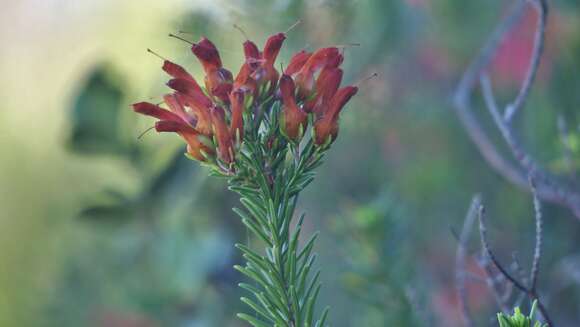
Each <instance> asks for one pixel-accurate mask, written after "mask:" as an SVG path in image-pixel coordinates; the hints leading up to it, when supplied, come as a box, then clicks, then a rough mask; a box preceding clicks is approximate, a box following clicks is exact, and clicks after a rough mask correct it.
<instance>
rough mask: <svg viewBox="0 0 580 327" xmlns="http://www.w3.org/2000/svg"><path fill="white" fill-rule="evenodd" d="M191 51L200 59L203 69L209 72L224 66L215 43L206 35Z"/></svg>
mask: <svg viewBox="0 0 580 327" xmlns="http://www.w3.org/2000/svg"><path fill="white" fill-rule="evenodd" d="M191 52H193V54H194V55H195V56H196V57H197V59H199V61H200V62H201V65H202V66H203V70H204V71H205V72H206V73H207V72H209V71H212V70H216V69H218V68H222V60H221V58H220V54H219V52H218V50H217V48H216V47H215V45H214V44H213V43H212V42H211V41H210V40H208V39H207V38H205V37H202V38H201V40H199V42H197V43H195V44H193V46H192V47H191Z"/></svg>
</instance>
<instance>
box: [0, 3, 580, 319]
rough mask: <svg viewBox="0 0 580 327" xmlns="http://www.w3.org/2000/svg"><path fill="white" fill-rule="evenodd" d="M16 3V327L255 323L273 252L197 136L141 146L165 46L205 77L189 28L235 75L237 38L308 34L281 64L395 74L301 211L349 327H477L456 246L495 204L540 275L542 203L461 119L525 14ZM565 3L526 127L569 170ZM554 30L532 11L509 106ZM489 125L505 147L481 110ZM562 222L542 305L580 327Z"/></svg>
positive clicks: (562, 219) (559, 214)
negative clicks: (467, 314)
mask: <svg viewBox="0 0 580 327" xmlns="http://www.w3.org/2000/svg"><path fill="white" fill-rule="evenodd" d="M0 3H1V8H2V9H1V10H0V41H1V50H0V99H1V100H0V108H1V110H0V158H1V159H0V326H2V327H4V326H6V327H12V326H102V327H105V326H106V327H118V326H127V327H131V326H192V327H193V326H195V327H198V326H199V327H202V326H243V324H242V323H241V322H240V321H238V320H236V319H234V318H233V316H234V314H235V313H236V312H238V311H239V310H241V309H242V308H241V305H240V304H239V303H238V302H239V301H238V298H239V296H240V295H241V291H240V290H239V289H238V288H237V287H236V284H237V282H238V281H239V280H240V279H242V277H241V276H239V275H238V274H236V273H234V272H233V269H232V268H231V267H232V265H233V264H236V263H239V262H240V261H241V258H240V256H239V254H238V253H237V252H236V251H234V250H233V244H234V243H235V242H243V243H246V244H250V245H252V244H255V243H256V241H255V240H252V239H249V238H248V234H247V232H246V231H245V230H244V228H243V226H242V225H241V223H240V222H239V221H238V219H237V218H236V217H235V215H234V214H233V213H232V212H231V210H230V208H231V207H232V206H234V205H235V204H236V202H237V198H236V196H235V195H233V194H231V193H229V192H227V191H226V190H225V187H224V186H225V185H224V183H223V182H222V181H218V180H215V179H210V178H208V177H207V176H206V175H207V171H206V170H204V169H202V168H200V167H198V165H196V164H194V163H193V162H191V161H189V160H187V159H186V158H185V157H184V156H183V155H182V153H183V146H182V143H181V142H180V140H179V139H178V138H177V137H174V136H173V135H162V136H157V135H153V134H154V133H150V134H146V135H145V136H144V137H143V138H142V139H140V140H138V139H137V136H138V135H139V134H140V133H141V132H142V131H144V130H145V129H146V128H147V127H149V126H150V125H151V121H150V120H148V119H147V118H143V117H137V116H136V115H135V114H133V113H132V111H131V110H130V108H129V105H130V104H131V103H134V102H137V101H141V100H144V99H152V100H151V101H156V100H157V99H159V96H160V95H161V94H163V92H164V91H165V87H164V81H165V79H166V77H165V76H164V74H163V72H162V71H161V69H160V65H161V62H160V60H159V59H158V58H156V57H154V56H152V55H150V54H148V53H147V52H146V51H145V49H146V48H148V47H149V48H152V49H154V50H156V51H157V52H159V53H160V54H162V55H164V56H166V57H168V58H171V59H172V60H174V61H176V62H177V63H180V64H183V65H184V66H186V67H187V68H189V69H191V70H192V71H193V72H195V73H196V75H197V76H200V73H201V72H200V67H199V65H197V63H196V61H195V60H194V57H193V55H192V54H191V53H190V52H189V49H188V46H187V45H186V44H185V43H181V42H179V41H177V40H175V39H171V38H168V37H167V34H168V33H170V32H176V31H178V30H183V31H188V32H190V33H191V34H192V35H185V36H186V37H189V38H190V39H192V40H194V39H198V38H199V37H200V36H202V35H205V36H207V37H209V38H210V39H212V40H213V41H214V43H216V45H217V46H218V48H219V49H220V50H221V54H222V57H223V59H224V61H225V63H226V66H227V67H232V68H233V67H238V66H239V64H240V63H241V61H242V59H241V58H242V51H241V50H242V48H241V42H242V41H243V40H244V38H243V36H242V35H241V33H240V32H239V31H237V30H235V29H234V28H233V27H232V25H233V24H234V23H235V24H238V25H240V26H242V27H243V28H244V29H245V31H246V33H247V34H248V35H250V36H251V38H253V39H254V40H256V41H257V42H258V44H263V41H264V40H265V38H266V37H267V36H268V35H270V34H272V33H274V32H277V31H283V30H286V28H287V27H288V26H290V25H292V24H293V23H294V22H295V21H297V20H298V19H301V20H302V21H303V22H302V24H301V25H299V26H298V27H297V28H296V29H295V30H293V31H292V32H290V33H289V36H288V40H287V42H286V46H285V47H284V49H283V50H282V53H281V58H282V61H286V62H287V60H288V58H289V56H290V55H291V53H292V52H293V51H296V50H299V49H301V48H310V49H313V48H316V47H319V46H327V45H334V44H348V43H353V42H354V43H360V44H361V45H360V46H359V47H349V48H347V49H346V61H345V71H346V76H345V79H346V81H348V82H356V81H358V80H361V79H363V78H364V77H366V76H369V75H370V74H372V73H373V72H377V73H378V74H379V76H378V78H375V79H373V80H370V81H367V82H364V83H363V84H362V85H361V91H360V92H359V95H358V96H357V97H356V99H355V100H354V101H353V102H352V103H351V104H350V105H349V106H348V108H347V109H346V110H345V112H344V114H343V115H342V126H343V127H342V129H341V132H340V135H339V138H338V141H337V142H336V143H335V145H334V146H333V149H332V151H331V152H330V153H329V155H328V157H327V159H326V163H325V165H324V166H322V167H321V168H320V169H319V175H318V178H317V180H316V181H315V182H314V183H313V184H312V185H311V186H310V187H309V189H308V190H307V191H306V192H305V194H304V196H303V197H301V203H300V210H301V211H305V212H307V217H308V223H307V225H308V231H309V233H311V232H314V231H315V230H320V231H321V235H320V238H319V242H318V244H317V252H318V253H319V258H320V261H319V267H320V268H322V269H323V274H322V277H323V280H324V285H325V286H324V287H323V290H322V293H321V294H322V298H321V303H327V304H329V305H330V306H331V307H332V310H331V319H330V322H331V324H332V325H333V326H371V327H372V326H460V320H459V311H458V308H457V300H456V296H455V290H454V282H453V280H454V255H455V251H456V248H457V243H456V241H455V239H454V237H453V235H452V233H451V229H452V228H456V229H458V228H460V226H461V224H462V221H463V219H464V216H465V213H466V211H467V208H468V206H469V202H470V199H471V197H472V196H473V194H475V193H477V192H480V193H482V195H483V198H484V201H485V203H486V205H487V207H488V212H489V220H490V225H491V227H490V229H491V230H490V233H491V237H492V241H493V242H494V244H495V246H496V248H497V251H498V252H499V253H500V257H501V259H502V260H504V261H508V260H510V258H511V253H512V252H513V251H517V252H518V253H519V256H520V258H521V261H522V264H523V265H524V266H526V267H527V266H528V265H529V262H530V257H531V251H532V245H533V236H534V227H533V220H532V218H533V210H532V201H531V198H530V196H529V195H528V194H525V193H523V192H521V191H520V190H518V189H516V188H515V187H514V186H512V185H510V184H509V183H507V182H506V181H504V180H503V179H502V178H500V177H499V176H498V175H497V174H496V173H495V172H494V171H492V170H491V169H490V168H489V167H488V166H487V165H486V164H485V162H484V161H483V160H482V158H481V156H480V155H479V153H478V152H477V150H476V148H475V147H474V146H473V144H472V143H471V142H470V140H469V139H468V138H467V136H466V133H465V131H464V130H463V129H462V127H461V125H460V123H459V122H458V120H457V118H456V116H455V114H454V112H453V110H452V107H451V104H450V102H451V101H450V96H451V93H452V90H453V87H454V85H455V83H456V82H457V81H458V79H459V78H460V76H461V73H462V70H463V69H464V68H465V67H466V65H467V64H468V62H469V60H470V58H472V57H473V55H474V54H475V53H476V51H477V50H478V49H479V48H480V47H481V45H482V44H483V41H484V40H485V39H486V37H487V35H488V34H489V32H490V31H491V30H492V29H493V28H494V26H495V24H496V23H497V22H498V20H499V18H500V17H502V16H503V15H504V14H505V11H506V7H507V6H508V5H509V3H511V1H500V0H486V1H483V0H481V1H464V0H437V1H433V0H397V1H395V0H388V1H385V0H355V1H346V0H344V1H341V0H326V1H324V0H314V1H306V0H302V1H300V0H275V1H267V0H245V1H233V0H232V1H226V0H205V1H204V0H166V1H153V0H141V1H115V0H98V1H97V0H83V1H73V0H21V1H8V0H3V1H1V2H0ZM551 3H552V11H551V16H550V23H549V28H548V40H547V44H546V47H547V51H546V56H545V57H544V60H543V61H542V66H541V70H540V73H539V77H538V80H537V83H536V85H535V86H534V89H533V94H532V96H531V99H530V101H529V102H528V105H527V107H526V108H525V110H524V111H523V112H522V115H521V117H519V119H521V121H519V123H518V130H519V131H520V133H521V135H522V137H523V138H524V139H525V140H526V145H527V146H528V147H529V148H530V149H531V152H532V153H534V155H536V156H537V157H538V158H540V159H541V161H542V162H543V163H544V164H545V166H547V167H549V168H550V169H552V170H553V171H554V172H557V173H571V172H573V171H574V170H575V169H576V168H579V167H578V166H579V163H580V142H579V141H580V138H579V134H578V121H577V118H578V117H577V116H578V108H579V106H580V74H578V72H580V4H579V3H578V2H577V1H575V0H554V1H551ZM534 22H535V15H534V14H533V12H531V11H530V13H528V14H527V16H526V17H525V18H524V19H523V20H522V22H521V24H520V26H519V27H518V28H516V32H515V33H513V34H512V35H510V36H509V37H508V42H505V43H504V46H503V47H502V49H501V51H500V52H499V54H498V56H497V57H496V60H495V62H494V65H493V78H494V81H495V82H496V87H497V89H498V91H497V92H498V93H499V95H500V98H501V99H502V100H505V99H509V96H510V95H513V94H514V93H513V92H514V91H515V90H516V87H517V83H518V81H519V80H520V79H521V77H522V76H523V73H524V71H525V68H526V60H527V58H528V53H529V50H530V48H531V45H532V43H531V41H532V34H533V27H534ZM233 70H235V69H233ZM477 101H478V102H480V99H479V98H477ZM477 114H478V117H479V119H481V120H482V121H483V122H484V125H485V126H487V127H489V128H490V130H491V131H492V133H493V134H495V135H497V133H496V131H494V130H493V129H494V126H493V125H492V124H491V120H490V119H489V116H488V115H487V112H485V111H484V109H483V107H481V108H480V109H479V110H478V112H477ZM559 116H560V117H563V119H564V121H565V122H566V123H567V126H568V130H569V133H568V135H567V139H568V141H569V142H568V143H570V144H571V157H569V158H571V159H572V160H566V157H565V152H566V151H565V149H564V147H563V146H562V142H561V135H560V134H561V133H559V131H558V128H557V123H556V122H557V117H559ZM497 140H498V141H501V140H500V139H499V137H498V138H497ZM500 144H501V143H500ZM545 217H546V220H545V235H544V236H545V255H544V258H543V262H542V265H543V269H542V276H541V281H540V287H541V291H542V293H543V294H544V295H545V296H546V301H547V302H548V305H549V308H550V311H551V312H552V315H553V316H554V317H555V318H554V319H555V320H556V322H558V323H559V325H560V326H578V325H580V269H579V268H578V267H579V266H580V236H579V235H580V222H579V221H578V220H577V219H575V218H574V217H573V215H572V214H571V213H570V212H569V211H568V210H566V209H564V208H559V207H556V206H553V205H549V204H545ZM472 241H473V244H471V246H472V248H473V249H475V248H476V245H477V241H478V240H477V239H473V240H472ZM469 294H470V296H469V299H470V301H469V303H470V305H471V308H472V310H473V311H474V313H475V314H476V316H477V317H478V318H477V319H478V321H479V322H480V324H481V326H484V325H487V324H489V321H490V320H489V319H490V317H492V315H493V313H494V312H495V311H496V307H495V306H494V302H493V298H492V297H491V296H490V294H489V292H488V291H487V290H486V287H485V285H483V284H481V283H470V287H469Z"/></svg>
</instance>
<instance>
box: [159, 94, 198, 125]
mask: <svg viewBox="0 0 580 327" xmlns="http://www.w3.org/2000/svg"><path fill="white" fill-rule="evenodd" d="M163 101H165V103H166V104H167V106H168V107H169V109H171V111H172V112H174V113H176V114H177V115H179V117H181V119H183V120H184V121H186V122H188V123H189V124H190V125H192V126H195V122H196V119H195V117H192V116H191V115H190V114H188V113H187V112H186V111H185V108H184V107H183V103H182V102H181V101H179V99H178V98H177V96H176V95H175V94H166V95H164V96H163Z"/></svg>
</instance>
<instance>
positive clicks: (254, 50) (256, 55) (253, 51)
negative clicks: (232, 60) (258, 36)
mask: <svg viewBox="0 0 580 327" xmlns="http://www.w3.org/2000/svg"><path fill="white" fill-rule="evenodd" d="M244 56H245V57H246V61H247V60H248V59H254V60H260V59H261V58H262V54H261V53H260V50H259V49H258V46H257V45H256V43H254V42H252V41H250V40H246V42H244Z"/></svg>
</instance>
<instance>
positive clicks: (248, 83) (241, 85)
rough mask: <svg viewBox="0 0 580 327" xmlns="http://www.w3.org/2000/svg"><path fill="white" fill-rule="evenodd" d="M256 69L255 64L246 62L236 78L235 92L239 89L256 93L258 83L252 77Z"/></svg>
mask: <svg viewBox="0 0 580 327" xmlns="http://www.w3.org/2000/svg"><path fill="white" fill-rule="evenodd" d="M255 70H256V67H255V64H252V63H249V62H247V61H246V62H245V63H244V64H243V65H242V68H241V69H240V72H239V73H238V75H237V76H236V79H235V80H234V87H233V92H236V91H238V90H240V91H243V92H249V93H250V94H252V95H256V94H255V93H256V90H257V87H258V86H257V83H256V81H255V80H254V79H253V78H252V73H253V72H254V71H255Z"/></svg>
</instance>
